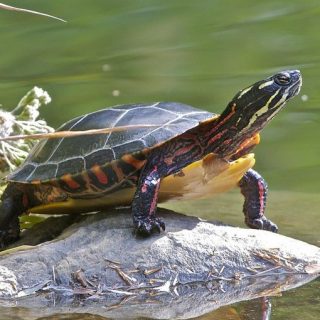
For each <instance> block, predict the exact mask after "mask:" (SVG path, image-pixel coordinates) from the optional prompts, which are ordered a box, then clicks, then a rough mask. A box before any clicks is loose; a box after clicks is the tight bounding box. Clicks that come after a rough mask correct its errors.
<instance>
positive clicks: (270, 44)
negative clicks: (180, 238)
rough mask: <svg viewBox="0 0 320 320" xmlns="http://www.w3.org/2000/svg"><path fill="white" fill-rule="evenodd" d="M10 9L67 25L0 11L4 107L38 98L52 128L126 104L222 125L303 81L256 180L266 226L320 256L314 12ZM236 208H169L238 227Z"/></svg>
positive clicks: (157, 2) (246, 7) (318, 66)
mask: <svg viewBox="0 0 320 320" xmlns="http://www.w3.org/2000/svg"><path fill="white" fill-rule="evenodd" d="M7 4H10V5H14V6H18V7H24V8H28V9H33V10H37V11H41V12H46V13H49V14H52V15H56V16H59V17H61V18H63V19H65V20H67V21H68V22H67V23H62V22H59V21H55V20H51V19H48V18H44V17H39V16H34V15H30V14H24V13H17V12H10V11H3V10H0V30H1V31H0V39H1V40H0V44H1V46H0V52H1V55H0V57H1V60H0V61H1V62H0V90H1V91H0V103H1V107H2V108H4V109H7V110H10V109H12V108H13V107H14V106H15V105H16V104H17V102H18V101H19V99H20V98H21V97H22V96H23V95H24V94H25V93H26V92H27V91H28V90H30V89H31V88H32V87H33V86H35V85H37V86H40V87H42V88H44V89H45V90H47V91H48V92H49V94H50V95H51V97H52V98H53V102H52V103H51V104H49V105H48V106H46V107H44V108H43V109H42V116H43V117H44V118H45V119H46V120H47V122H48V123H49V124H50V125H51V126H54V127H57V126H59V125H61V124H62V123H63V122H65V121H67V120H69V119H71V118H72V117H75V116H77V115H80V114H83V113H88V112H92V111H94V110H98V109H101V108H104V107H107V106H112V105H115V104H126V103H131V102H154V101H179V102H183V103H186V104H191V105H193V106H197V107H201V108H203V109H206V110H210V111H212V112H217V113H219V112H221V111H222V110H223V109H224V107H225V106H226V105H227V103H228V101H229V100H231V98H232V97H233V96H234V94H235V93H236V92H237V91H239V90H240V89H242V88H244V87H246V86H248V85H250V84H251V83H253V82H255V81H257V80H260V79H262V78H265V77H267V76H269V75H271V74H273V73H275V72H278V71H281V70H285V69H292V68H294V69H300V70H301V72H302V75H303V87H302V90H301V93H300V95H299V96H298V97H297V98H295V99H294V100H292V101H291V102H290V103H288V105H287V107H286V108H285V110H283V111H282V112H281V113H280V114H279V115H277V117H276V118H275V119H274V120H273V121H272V123H270V125H269V126H268V127H267V128H266V129H265V130H264V131H263V133H262V142H261V144H260V145H259V146H258V147H257V148H256V149H255V153H256V158H257V164H256V167H255V168H256V170H257V171H259V172H260V173H261V174H262V175H263V176H264V178H265V179H266V180H267V181H268V183H269V187H270V190H271V191H270V201H269V205H268V216H269V217H271V218H272V220H274V221H275V222H277V223H278V225H279V227H280V230H281V233H283V234H287V235H290V236H294V237H296V238H300V239H302V240H305V241H308V242H311V243H314V244H317V245H319V243H320V242H319V241H320V239H319V229H320V221H319V220H320V219H319V209H320V200H319V191H320V108H319V105H320V90H319V88H320V2H319V1H318V0H308V1H302V0H290V1H279V0H269V1H256V0H242V1H241V2H240V1H239V2H237V1H233V0H201V1H190V0H170V1H161V0H121V1H119V0H92V1H84V0H68V1H63V0H55V1H39V0H20V1H10V2H9V1H7ZM241 207H242V199H241V196H240V195H239V194H238V192H237V191H235V192H232V193H230V194H228V195H224V196H223V197H222V198H219V199H217V200H215V202H211V200H206V201H196V202H193V203H191V204H190V203H188V204H183V203H178V204H175V205H173V208H174V209H176V210H177V211H180V212H184V213H190V214H197V215H201V216H203V217H206V218H219V219H221V220H223V221H226V222H231V223H234V224H237V225H241V224H242V220H243V218H242V214H241ZM222 214H223V216H222ZM318 299H319V296H318ZM304 318H305V319H307V318H306V317H305V316H304ZM283 319H285V318H283ZM292 319H293V318H292ZM297 319H298V318H297ZM299 319H300V318H299ZM310 319H311V318H310Z"/></svg>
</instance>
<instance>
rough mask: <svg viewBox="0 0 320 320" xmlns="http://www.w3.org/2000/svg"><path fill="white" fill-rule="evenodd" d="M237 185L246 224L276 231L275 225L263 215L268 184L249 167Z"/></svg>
mask: <svg viewBox="0 0 320 320" xmlns="http://www.w3.org/2000/svg"><path fill="white" fill-rule="evenodd" d="M239 187H240V189H241V193H242V194H243V196H244V199H245V200H244V204H243V213H244V215H245V223H246V224H247V226H248V227H250V228H253V229H263V230H268V231H272V232H277V231H278V227H277V225H275V224H274V223H273V222H272V221H271V220H269V219H267V218H266V217H265V215H264V211H265V208H266V200H267V192H268V186H267V183H266V182H265V180H264V179H263V178H262V177H261V176H260V174H259V173H257V172H256V171H254V170H252V169H249V170H248V171H247V172H246V173H245V174H244V176H243V177H242V179H241V180H240V181H239Z"/></svg>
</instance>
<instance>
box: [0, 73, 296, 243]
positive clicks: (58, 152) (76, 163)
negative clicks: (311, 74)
mask: <svg viewBox="0 0 320 320" xmlns="http://www.w3.org/2000/svg"><path fill="white" fill-rule="evenodd" d="M301 84H302V78H301V74H300V71H299V70H286V71H282V72H278V73H276V74H275V75H272V76H271V77H268V78H266V79H264V80H261V81H258V82H256V83H255V84H253V85H251V86H249V87H247V88H245V89H243V90H241V91H239V92H238V93H237V94H236V95H235V96H234V98H233V99H232V100H231V101H230V102H229V103H228V104H227V107H226V108H225V110H224V111H223V112H222V113H221V115H218V114H214V113H211V112H208V111H204V110H202V109H198V108H195V107H192V106H189V105H186V104H183V103H177V102H157V103H152V104H129V105H118V106H114V107H110V108H106V109H102V110H99V111H95V112H93V113H89V114H86V115H82V116H79V117H77V118H75V119H73V120H70V121H68V122H66V123H65V124H63V125H62V126H61V127H60V128H59V129H58V130H57V131H80V130H82V131H83V130H91V129H99V128H117V127H121V126H122V127H123V126H124V127H125V126H128V127H129V126H132V125H133V127H134V125H139V124H140V125H143V124H148V125H150V126H146V127H143V126H141V127H139V126H138V127H134V128H131V129H130V130H129V129H128V130H119V131H115V132H112V131H111V132H109V133H100V134H95V135H86V136H76V137H62V138H57V139H44V140H41V141H39V142H38V143H37V144H36V146H35V147H34V149H33V150H32V151H31V152H30V155H29V156H28V158H27V159H26V161H25V162H24V164H23V165H22V166H21V167H19V168H18V169H17V170H16V171H14V172H13V173H11V174H10V175H9V176H8V177H7V180H8V185H7V187H6V189H5V191H4V193H3V195H2V203H1V207H0V243H1V246H2V247H5V246H7V245H8V244H10V243H11V242H14V241H15V240H16V239H17V238H18V237H19V233H20V227H19V216H20V215H22V214H23V213H29V212H35V213H50V212H53V213H69V212H72V211H76V212H90V211H94V210H96V209H97V208H103V207H107V206H123V205H131V211H132V217H133V226H134V229H135V230H136V233H137V234H139V235H144V236H148V235H150V234H151V233H153V232H161V231H162V230H165V223H164V221H163V220H162V219H161V218H160V217H157V215H156V209H157V204H158V201H165V200H169V199H176V198H188V197H189V198H190V197H191V198H192V197H193V196H195V197H198V196H199V197H201V196H204V195H206V196H208V195H209V194H210V192H211V191H212V192H213V193H214V192H215V191H217V189H218V190H219V189H221V190H219V192H220V191H225V190H227V189H229V188H231V187H234V186H238V187H239V188H240V191H241V193H242V194H243V196H244V205H243V212H244V216H245V223H246V225H247V226H249V227H251V228H255V229H263V230H268V231H272V232H277V230H278V228H277V226H276V224H274V223H273V222H272V221H270V220H269V219H267V218H266V216H265V215H264V211H265V207H266V198H267V184H266V182H265V180H264V179H263V178H262V176H261V175H260V174H259V173H258V172H256V171H255V170H254V169H252V167H253V165H254V155H253V154H252V153H251V150H252V149H253V148H254V147H255V146H256V145H257V144H258V143H259V141H260V137H259V132H260V130H261V129H262V128H264V126H265V125H266V124H267V123H268V122H269V121H270V120H271V119H272V118H273V117H274V116H275V115H276V114H277V113H278V112H279V111H280V110H281V109H282V108H283V106H284V105H285V103H286V102H287V100H289V99H290V98H292V97H294V96H295V95H297V94H298V93H299V91H300V87H301Z"/></svg>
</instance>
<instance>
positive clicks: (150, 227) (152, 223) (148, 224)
mask: <svg viewBox="0 0 320 320" xmlns="http://www.w3.org/2000/svg"><path fill="white" fill-rule="evenodd" d="M135 229H136V230H135V232H136V234H138V235H141V236H144V237H147V236H150V235H151V234H152V233H153V232H154V231H156V232H158V233H160V232H161V231H164V230H165V229H166V226H165V224H164V222H163V221H162V219H160V218H150V217H148V218H146V219H140V220H138V221H136V222H135Z"/></svg>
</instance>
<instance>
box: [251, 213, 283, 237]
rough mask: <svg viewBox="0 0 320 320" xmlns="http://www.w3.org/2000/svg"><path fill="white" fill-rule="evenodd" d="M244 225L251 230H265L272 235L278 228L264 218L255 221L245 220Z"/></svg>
mask: <svg viewBox="0 0 320 320" xmlns="http://www.w3.org/2000/svg"><path fill="white" fill-rule="evenodd" d="M246 225H247V226H248V227H250V228H252V229H261V230H267V231H271V232H274V233H277V232H278V227H277V225H276V224H275V223H273V222H272V221H271V220H269V219H267V218H266V217H265V216H262V217H261V218H257V219H246Z"/></svg>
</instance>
